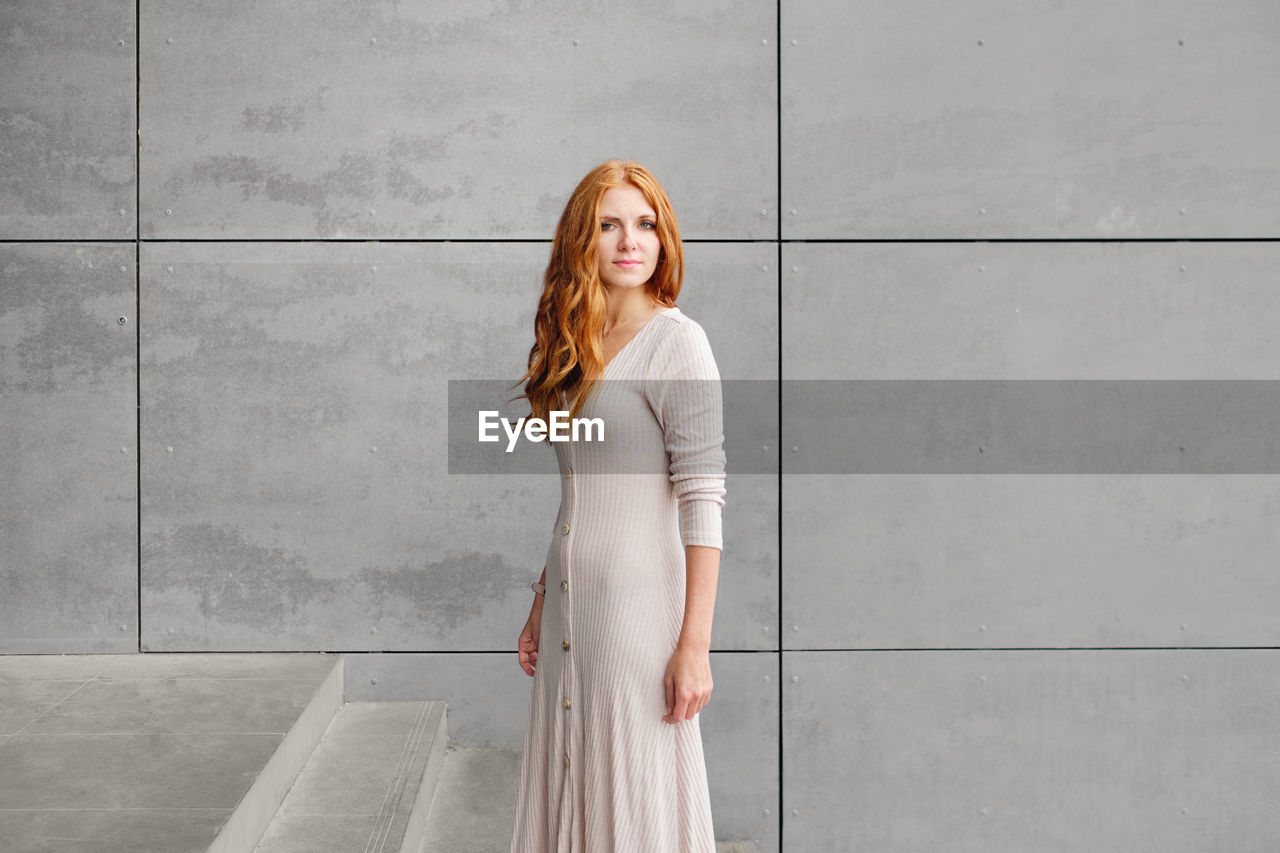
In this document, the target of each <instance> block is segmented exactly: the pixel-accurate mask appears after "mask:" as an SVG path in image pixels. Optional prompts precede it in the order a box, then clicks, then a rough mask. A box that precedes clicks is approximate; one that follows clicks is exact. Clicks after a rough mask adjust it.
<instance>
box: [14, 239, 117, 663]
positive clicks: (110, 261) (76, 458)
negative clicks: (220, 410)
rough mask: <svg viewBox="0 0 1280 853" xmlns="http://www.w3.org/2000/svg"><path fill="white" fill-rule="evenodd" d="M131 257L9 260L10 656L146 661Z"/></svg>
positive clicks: (17, 254)
mask: <svg viewBox="0 0 1280 853" xmlns="http://www.w3.org/2000/svg"><path fill="white" fill-rule="evenodd" d="M133 257H134V249H133V246H91V245H79V244H62V245H52V244H50V245H25V244H9V245H6V246H4V247H3V248H0V413H2V414H0V417H2V419H3V434H4V450H3V452H0V484H3V486H0V531H2V532H0V589H2V590H3V591H4V592H3V594H2V595H0V651H4V652H11V653H40V652H63V653H66V652H130V651H133V652H136V651H137V650H138V633H137V628H138V606H137V602H138V548H137V537H138V526H137V494H138V490H137V477H138V473H137V459H136V455H137V418H136V410H135V405H136V400H137V351H136V348H137V336H136V333H135V319H136V318H135V317H134V307H135V304H136V293H135V286H134V282H135V280H136V279H135V276H136V274H137V272H136V266H135V264H134V261H133Z"/></svg>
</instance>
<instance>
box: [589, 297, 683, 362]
mask: <svg viewBox="0 0 1280 853" xmlns="http://www.w3.org/2000/svg"><path fill="white" fill-rule="evenodd" d="M674 310H676V306H675V305H672V306H671V307H670V308H664V309H662V310H661V311H659V312H658V313H657V314H654V315H653V316H652V317H650V318H649V319H648V320H646V321H645V324H644V325H643V326H641V327H640V330H639V331H638V332H636V333H635V334H634V335H632V336H631V339H630V340H628V341H627V342H626V343H625V344H623V345H622V348H621V349H619V350H618V351H617V352H615V353H614V354H613V358H611V359H609V360H608V361H606V362H605V363H604V367H603V368H602V369H601V371H600V372H601V374H603V373H604V371H606V370H608V369H609V365H611V364H613V363H614V362H615V361H617V360H618V358H619V356H621V355H622V354H623V353H624V352H626V351H627V347H629V346H631V345H632V344H634V343H635V342H636V339H637V338H639V337H640V336H641V335H643V334H644V333H645V332H646V331H647V330H648V329H649V327H650V326H652V325H653V321H654V320H656V319H658V318H659V317H661V316H662V315H663V314H666V313H667V312H668V311H674Z"/></svg>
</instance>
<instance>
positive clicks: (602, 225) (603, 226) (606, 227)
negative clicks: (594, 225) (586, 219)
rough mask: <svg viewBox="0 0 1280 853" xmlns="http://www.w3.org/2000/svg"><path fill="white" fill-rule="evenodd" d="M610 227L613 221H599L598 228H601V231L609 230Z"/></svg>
mask: <svg viewBox="0 0 1280 853" xmlns="http://www.w3.org/2000/svg"><path fill="white" fill-rule="evenodd" d="M612 227H613V223H612V222H601V223H600V230H601V231H608V230H609V229H610V228H612Z"/></svg>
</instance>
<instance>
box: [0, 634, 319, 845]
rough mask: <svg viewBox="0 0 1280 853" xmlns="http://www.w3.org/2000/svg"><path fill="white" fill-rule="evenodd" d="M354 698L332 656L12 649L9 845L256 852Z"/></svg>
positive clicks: (1, 783)
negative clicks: (346, 697)
mask: <svg viewBox="0 0 1280 853" xmlns="http://www.w3.org/2000/svg"><path fill="white" fill-rule="evenodd" d="M342 699H343V664H342V659H341V657H336V656H331V655H323V654H311V653H305V654H297V653H246V654H240V653H200V654H187V653H171V652H148V653H145V654H138V653H135V654H123V655H5V656H0V851H4V853H207V852H208V851H213V853H246V851H251V850H252V849H253V846H254V844H256V843H257V841H258V838H259V837H260V836H261V835H262V831H263V829H264V828H265V827H266V826H267V824H268V823H269V822H270V820H271V816H272V815H273V814H274V813H275V811H276V808H277V806H279V804H280V802H281V800H283V799H284V796H285V794H286V793H287V791H288V790H289V786H290V785H292V784H293V781H294V779H295V778H296V777H297V774H298V771H299V770H301V768H302V766H303V765H304V764H305V763H306V760H307V757H308V756H309V755H310V754H311V752H312V750H313V749H314V747H315V744H316V743H317V742H318V741H319V740H320V736H321V735H322V734H323V733H324V731H325V728H326V727H327V726H328V725H329V722H330V720H332V719H333V715H334V712H335V711H336V709H337V708H338V707H339V706H341V705H342Z"/></svg>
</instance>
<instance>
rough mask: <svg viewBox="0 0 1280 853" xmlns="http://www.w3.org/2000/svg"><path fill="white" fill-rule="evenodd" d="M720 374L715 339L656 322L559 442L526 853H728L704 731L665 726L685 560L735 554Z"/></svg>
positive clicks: (532, 713) (691, 326)
mask: <svg viewBox="0 0 1280 853" xmlns="http://www.w3.org/2000/svg"><path fill="white" fill-rule="evenodd" d="M719 380H720V375H719V371H718V369H717V367H716V363H715V359H714V358H713V356H712V353H711V345H710V344H709V343H708V341H707V336H706V333H705V332H704V331H703V329H702V327H701V326H700V325H698V324H697V323H696V322H694V321H693V320H691V319H689V318H688V317H686V316H685V315H684V314H683V313H682V312H681V311H680V309H679V308H668V309H666V310H665V311H663V312H661V313H659V314H657V315H655V316H654V317H653V318H651V319H650V320H649V321H648V324H647V325H646V326H644V328H642V329H641V330H640V332H639V333H637V334H636V335H635V337H633V338H632V339H631V340H630V341H628V342H627V344H626V345H625V346H624V347H623V348H622V349H621V350H620V351H619V352H618V353H617V355H615V356H614V357H613V359H611V360H610V361H609V363H608V364H607V365H606V366H605V372H604V379H603V381H601V382H600V383H599V384H598V387H597V389H596V392H595V394H594V395H593V397H592V398H590V399H589V400H588V402H587V404H586V406H585V407H584V409H583V411H582V412H581V413H580V416H583V417H600V418H602V419H603V420H604V424H605V442H604V443H603V444H600V443H593V442H586V441H576V442H572V441H571V442H558V443H554V444H553V445H552V446H553V447H554V448H555V452H556V457H557V459H558V460H559V463H560V472H559V477H560V511H559V514H558V515H557V517H556V522H555V528H554V530H553V531H552V536H551V545H550V547H549V548H548V549H547V562H546V566H547V591H546V597H545V599H544V601H543V609H542V633H541V636H540V637H539V639H538V660H537V665H536V667H535V670H534V672H535V675H534V678H533V687H532V692H531V695H530V699H529V715H528V721H527V724H526V728H525V739H524V758H523V761H522V764H521V769H520V787H519V798H518V801H517V805H516V821H515V828H514V831H513V834H512V840H511V850H512V853H545V851H556V853H566V852H567V851H573V853H714V851H715V835H714V832H713V830H712V823H711V804H710V800H709V798H708V793H707V772H706V764H705V762H704V760H703V752H702V733H701V731H700V729H699V718H698V717H697V716H695V717H694V718H693V719H691V720H685V721H683V722H680V723H675V724H672V723H666V722H663V720H662V717H663V715H664V714H666V713H667V706H666V691H665V687H664V684H663V677H664V675H665V674H666V667H667V662H668V661H669V660H670V658H671V654H672V652H673V651H674V650H675V646H676V641H677V639H678V638H679V635H680V628H681V625H682V623H683V620H684V603H685V600H684V592H685V560H684V545H710V546H712V547H715V548H720V547H721V543H722V540H721V511H722V507H723V506H724V494H725V488H724V483H725V478H724V450H723V444H724V434H723V421H722V417H723V405H722V398H721V389H720V384H719Z"/></svg>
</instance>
